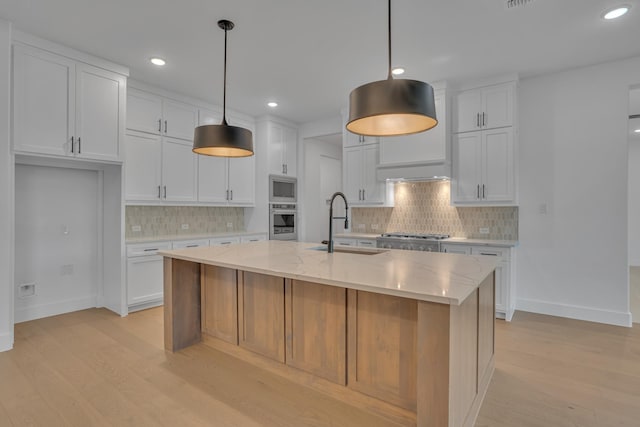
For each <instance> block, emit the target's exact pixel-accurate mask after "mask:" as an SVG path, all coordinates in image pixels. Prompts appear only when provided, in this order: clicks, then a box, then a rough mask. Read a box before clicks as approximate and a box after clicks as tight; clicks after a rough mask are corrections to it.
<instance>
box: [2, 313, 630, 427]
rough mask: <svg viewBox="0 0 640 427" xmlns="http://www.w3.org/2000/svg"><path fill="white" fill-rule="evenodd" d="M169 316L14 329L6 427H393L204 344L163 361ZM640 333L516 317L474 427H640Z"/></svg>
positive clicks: (96, 316)
mask: <svg viewBox="0 0 640 427" xmlns="http://www.w3.org/2000/svg"><path fill="white" fill-rule="evenodd" d="M162 322H163V313H162V308H156V309H151V310H146V311H141V312H137V313H133V314H131V315H129V316H128V317H126V318H120V317H118V316H116V315H114V314H112V313H110V312H108V311H107V310H104V309H92V310H85V311H79V312H75V313H70V314H65V315H61V316H55V317H50V318H47V319H40V320H35V321H32V322H26V323H21V324H18V325H16V342H15V347H14V350H12V351H9V352H5V353H0V427H4V426H33V425H35V426H129V425H130V426H147V425H148V426H156V425H158V426H165V425H166V426H249V427H250V426H367V427H375V426H392V425H395V424H393V423H392V422H391V421H389V420H387V419H384V418H381V417H376V416H374V415H371V414H369V413H367V412H365V411H364V410H362V409H361V408H355V407H353V406H349V405H346V404H344V403H343V402H341V401H340V400H339V399H336V398H334V397H332V396H329V395H326V394H324V393H321V392H319V391H317V390H314V389H311V388H308V387H305V386H302V385H298V384H295V383H292V382H290V381H289V380H287V379H285V378H283V377H281V376H278V375H276V374H274V373H272V372H268V371H266V370H263V369H260V368H257V367H254V366H252V365H250V364H247V363H246V362H242V361H240V360H238V359H235V358H233V357H232V356H229V355H227V354H225V353H222V352H220V351H218V350H215V349H213V348H211V347H210V346H207V345H204V344H200V345H196V346H194V347H191V348H188V349H186V350H184V351H182V352H180V353H176V354H172V353H168V352H165V351H164V349H163V329H162ZM639 420H640V327H638V326H637V325H636V327H635V328H633V329H628V328H619V327H613V326H606V325H599V324H594V323H588V322H580V321H575V320H567V319H561V318H554V317H549V316H541V315H534V314H529V313H522V312H518V313H516V315H515V316H514V319H513V322H511V323H506V322H503V321H498V322H497V328H496V371H495V374H494V377H493V380H492V382H491V385H490V387H489V391H488V393H487V397H486V399H485V402H484V404H483V406H482V409H481V411H480V416H479V417H478V421H477V424H476V426H478V427H484V426H496V427H501V426H509V427H511V426H523V427H529V426H530V427H537V426H540V427H542V426H545V427H549V426H554V427H555V426H584V427H591V426H593V427H603V426H638V425H640V421H639Z"/></svg>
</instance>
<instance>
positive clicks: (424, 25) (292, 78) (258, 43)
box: [0, 0, 640, 123]
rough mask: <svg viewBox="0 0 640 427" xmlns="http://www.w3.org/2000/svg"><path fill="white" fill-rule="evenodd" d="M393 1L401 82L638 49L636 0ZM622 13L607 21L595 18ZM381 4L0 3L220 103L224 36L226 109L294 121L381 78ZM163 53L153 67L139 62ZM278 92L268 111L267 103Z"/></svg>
mask: <svg viewBox="0 0 640 427" xmlns="http://www.w3.org/2000/svg"><path fill="white" fill-rule="evenodd" d="M504 3H505V0H394V1H393V3H392V9H393V57H394V59H393V62H394V65H402V66H404V67H406V69H407V73H406V75H405V77H406V78H412V79H418V80H424V81H428V82H433V81H438V80H448V81H450V82H452V83H456V82H461V81H465V80H468V79H472V78H481V77H486V76H491V75H495V74H502V73H512V72H518V73H520V76H521V77H527V76H532V75H536V74H541V73H545V72H549V71H555V70H561V69H566V68H571V67H575V66H581V65H587V64H593V63H599V62H605V61H609V60H614V59H619V58H626V57H631V56H637V55H640V42H639V40H640V0H620V1H618V0H533V1H531V2H529V3H528V4H527V5H526V6H524V7H520V8H514V9H509V10H506V9H505V7H504ZM620 3H626V4H631V5H632V6H633V7H632V9H631V11H630V13H628V14H627V15H626V16H624V17H623V18H621V19H619V20H617V21H604V20H603V19H601V17H600V16H601V14H602V12H603V11H604V10H605V9H607V8H608V7H610V6H613V5H616V4H620ZM386 13H387V4H386V2H385V1H384V0H376V1H372V0H316V1H310V0H306V1H301V0H270V1H265V0H233V1H230V0H227V1H222V0H180V1H176V0H101V1H97V0H2V1H1V2H0V17H2V18H4V19H6V20H9V21H12V22H13V23H14V26H15V28H18V29H20V30H23V31H26V32H29V33H32V34H35V35H38V36H41V37H44V38H46V39H49V40H52V41H55V42H58V43H61V44H64V45H67V46H70V47H74V48H76V49H79V50H82V51H85V52H89V53H91V54H93V55H96V56H99V57H103V58H106V59H109V60H111V61H114V62H117V63H120V64H122V65H126V66H128V67H129V68H130V70H131V78H133V79H136V80H139V81H144V82H146V83H150V84H155V85H159V86H162V87H164V88H166V89H168V90H172V91H176V92H179V93H182V94H185V95H189V96H194V97H197V98H201V99H204V100H206V101H209V102H213V103H216V104H221V100H222V52H223V40H224V33H223V31H222V30H220V29H219V28H218V26H217V25H216V22H217V21H218V20H219V19H222V18H226V19H231V20H232V21H234V22H235V24H236V28H235V29H234V30H233V31H231V32H230V33H229V86H228V94H227V95H228V96H227V105H228V107H229V108H232V109H235V110H238V111H242V112H245V113H248V114H251V115H253V116H260V115H263V114H276V115H279V116H282V117H284V118H287V119H290V120H292V121H294V122H298V123H304V122H308V121H313V120H317V119H322V118H326V117H330V116H333V115H336V114H338V113H339V111H340V108H342V107H343V106H345V105H346V103H347V97H348V94H349V92H350V91H351V90H352V89H354V88H355V87H356V86H359V85H361V84H364V83H367V82H370V81H374V80H381V79H384V78H386V66H387V65H386V64H387V62H386V61H387V60H386V55H387V51H386V37H387V33H386V31H387V30H386ZM154 55H159V56H162V57H164V58H166V60H167V62H168V65H167V66H165V68H163V69H159V68H155V67H153V66H151V65H150V64H149V63H148V59H149V58H150V57H151V56H154ZM271 99H274V100H277V101H278V102H279V103H280V106H279V107H278V108H277V109H276V110H272V109H269V108H268V107H267V106H266V102H267V100H271Z"/></svg>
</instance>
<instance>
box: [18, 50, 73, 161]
mask: <svg viewBox="0 0 640 427" xmlns="http://www.w3.org/2000/svg"><path fill="white" fill-rule="evenodd" d="M75 102H76V99H75V63H74V62H73V61H71V60H69V59H66V58H64V57H61V56H57V55H54V54H51V53H48V52H45V51H42V50H40V49H35V48H32V47H27V46H19V45H15V46H14V47H13V131H14V137H13V141H14V149H15V150H16V151H26V152H32V153H41V154H53V155H67V154H71V152H72V146H71V138H72V137H73V136H74V129H75V123H74V120H75V115H74V111H75Z"/></svg>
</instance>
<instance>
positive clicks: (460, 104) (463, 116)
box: [453, 89, 482, 132]
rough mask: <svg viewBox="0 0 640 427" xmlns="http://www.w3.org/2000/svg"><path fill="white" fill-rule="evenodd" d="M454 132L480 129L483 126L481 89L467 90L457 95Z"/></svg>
mask: <svg viewBox="0 0 640 427" xmlns="http://www.w3.org/2000/svg"><path fill="white" fill-rule="evenodd" d="M455 112H456V114H455V121H454V127H453V129H454V132H469V131H473V130H479V129H480V127H481V126H482V122H481V117H480V116H481V113H482V92H481V90H480V89H473V90H466V91H464V92H460V93H459V94H458V96H456V106H455Z"/></svg>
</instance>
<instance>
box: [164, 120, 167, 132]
mask: <svg viewBox="0 0 640 427" xmlns="http://www.w3.org/2000/svg"><path fill="white" fill-rule="evenodd" d="M164 133H167V121H166V120H165V121H164Z"/></svg>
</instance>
